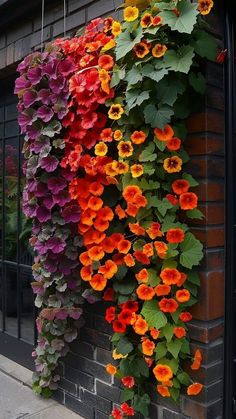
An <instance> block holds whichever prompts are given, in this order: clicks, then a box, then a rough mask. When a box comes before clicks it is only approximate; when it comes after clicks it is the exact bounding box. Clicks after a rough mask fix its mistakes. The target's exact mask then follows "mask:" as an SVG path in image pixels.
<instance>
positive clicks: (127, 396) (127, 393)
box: [120, 388, 134, 403]
mask: <svg viewBox="0 0 236 419" xmlns="http://www.w3.org/2000/svg"><path fill="white" fill-rule="evenodd" d="M133 397H134V391H133V390H129V389H128V388H125V389H124V390H122V392H121V396H120V401H121V403H124V402H127V400H132V399H133Z"/></svg>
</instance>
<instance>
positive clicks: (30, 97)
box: [23, 90, 37, 108]
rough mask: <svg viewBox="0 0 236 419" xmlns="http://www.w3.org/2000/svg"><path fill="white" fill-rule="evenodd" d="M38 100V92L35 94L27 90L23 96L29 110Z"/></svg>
mask: <svg viewBox="0 0 236 419" xmlns="http://www.w3.org/2000/svg"><path fill="white" fill-rule="evenodd" d="M36 99H37V94H36V92H33V91H32V90H26V91H25V93H24V94H23V103H24V105H25V107H26V108H29V107H30V106H31V105H33V103H34V102H35V101H36Z"/></svg>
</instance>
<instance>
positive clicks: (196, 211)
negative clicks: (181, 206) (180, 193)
mask: <svg viewBox="0 0 236 419" xmlns="http://www.w3.org/2000/svg"><path fill="white" fill-rule="evenodd" d="M186 215H187V217H188V218H191V219H194V218H195V219H197V220H202V219H203V218H204V217H205V216H204V214H203V213H202V211H200V210H199V209H197V208H194V209H192V210H189V211H186Z"/></svg>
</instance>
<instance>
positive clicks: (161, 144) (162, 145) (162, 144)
mask: <svg viewBox="0 0 236 419" xmlns="http://www.w3.org/2000/svg"><path fill="white" fill-rule="evenodd" d="M154 142H155V144H156V146H157V148H158V149H159V150H160V151H164V150H165V148H166V142H165V141H159V140H158V139H157V138H154Z"/></svg>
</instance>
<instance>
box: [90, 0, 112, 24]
mask: <svg viewBox="0 0 236 419" xmlns="http://www.w3.org/2000/svg"><path fill="white" fill-rule="evenodd" d="M112 10H114V3H113V1H111V0H99V1H97V2H96V3H93V4H91V5H90V6H89V7H88V15H87V16H88V21H90V20H92V19H95V18H96V17H98V16H102V15H105V14H107V13H108V12H111V11H112Z"/></svg>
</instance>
